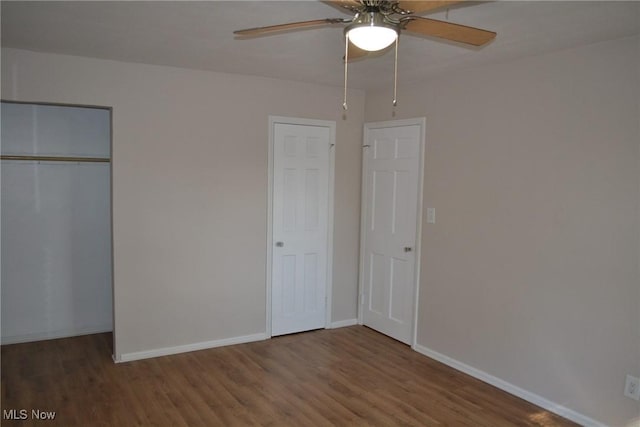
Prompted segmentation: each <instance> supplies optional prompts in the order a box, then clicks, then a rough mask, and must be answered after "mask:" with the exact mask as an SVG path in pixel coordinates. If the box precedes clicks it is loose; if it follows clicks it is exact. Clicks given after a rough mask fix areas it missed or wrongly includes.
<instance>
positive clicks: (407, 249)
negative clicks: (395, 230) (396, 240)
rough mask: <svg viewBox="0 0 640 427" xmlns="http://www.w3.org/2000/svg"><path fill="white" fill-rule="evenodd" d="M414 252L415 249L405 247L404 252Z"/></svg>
mask: <svg viewBox="0 0 640 427" xmlns="http://www.w3.org/2000/svg"><path fill="white" fill-rule="evenodd" d="M412 250H413V248H412V247H410V246H405V247H404V251H405V252H411V251H412Z"/></svg>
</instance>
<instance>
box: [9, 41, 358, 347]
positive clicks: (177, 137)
mask: <svg viewBox="0 0 640 427" xmlns="http://www.w3.org/2000/svg"><path fill="white" fill-rule="evenodd" d="M349 96H350V109H349V115H348V118H347V119H346V120H343V119H342V109H341V90H340V89H339V88H330V87H322V86H314V85H308V84H301V83H295V82H288V81H281V80H274V79H266V78H257V77H248V76H237V75H229V74H218V73H210V72H203V71H193V70H186V69H179V68H171V67H161V66H151V65H140V64H130V63H122V62H116V61H106V60H97V59H89V58H80V57H73V56H64V55H55V54H42V53H34V52H28V51H21V50H13V49H2V97H3V98H4V99H11V100H28V101H49V102H64V103H80V104H92V105H103V106H111V107H113V236H114V288H115V289H114V291H115V299H114V306H115V345H116V349H115V353H116V357H119V356H121V355H127V354H131V353H136V352H144V351H150V350H157V349H162V348H167V347H175V346H181V345H189V344H194V343H203V342H211V341H217V340H224V339H229V338H236V337H243V336H248V335H249V336H254V335H255V334H260V333H264V332H265V327H266V325H265V317H266V314H265V304H266V303H265V268H266V264H265V263H266V227H267V224H266V217H267V216H266V210H267V148H268V147H267V143H268V116H269V115H280V116H294V117H306V118H315V119H321V120H335V121H336V123H337V134H336V138H337V151H336V159H337V160H336V193H335V197H336V200H335V236H334V245H335V251H334V278H333V282H334V289H333V318H332V320H333V321H340V320H347V319H353V318H355V317H356V298H357V271H358V267H357V259H358V255H357V253H358V242H359V240H358V239H359V236H358V230H359V209H360V205H359V200H360V199H359V192H360V184H359V182H360V152H361V151H360V141H361V137H362V131H361V128H362V122H363V115H364V95H363V93H361V92H358V91H352V92H351V93H350V95H349Z"/></svg>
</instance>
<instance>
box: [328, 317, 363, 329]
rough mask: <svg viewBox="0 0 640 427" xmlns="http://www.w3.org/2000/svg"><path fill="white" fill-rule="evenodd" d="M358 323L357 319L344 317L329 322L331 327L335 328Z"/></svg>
mask: <svg viewBox="0 0 640 427" xmlns="http://www.w3.org/2000/svg"><path fill="white" fill-rule="evenodd" d="M357 324H358V319H346V320H338V321H337V322H331V326H330V328H331V329H335V328H344V327H346V326H353V325H357Z"/></svg>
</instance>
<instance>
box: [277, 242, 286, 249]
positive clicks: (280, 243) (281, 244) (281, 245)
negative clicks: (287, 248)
mask: <svg viewBox="0 0 640 427" xmlns="http://www.w3.org/2000/svg"><path fill="white" fill-rule="evenodd" d="M276 246H277V247H279V248H281V247H283V246H284V242H276Z"/></svg>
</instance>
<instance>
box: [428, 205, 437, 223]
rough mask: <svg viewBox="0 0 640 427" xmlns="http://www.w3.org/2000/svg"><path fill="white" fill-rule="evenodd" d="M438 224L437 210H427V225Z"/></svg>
mask: <svg viewBox="0 0 640 427" xmlns="http://www.w3.org/2000/svg"><path fill="white" fill-rule="evenodd" d="M435 223H436V208H427V224H435Z"/></svg>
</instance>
